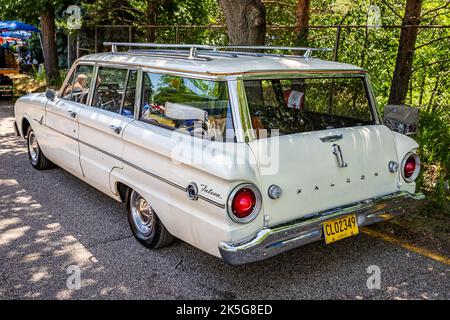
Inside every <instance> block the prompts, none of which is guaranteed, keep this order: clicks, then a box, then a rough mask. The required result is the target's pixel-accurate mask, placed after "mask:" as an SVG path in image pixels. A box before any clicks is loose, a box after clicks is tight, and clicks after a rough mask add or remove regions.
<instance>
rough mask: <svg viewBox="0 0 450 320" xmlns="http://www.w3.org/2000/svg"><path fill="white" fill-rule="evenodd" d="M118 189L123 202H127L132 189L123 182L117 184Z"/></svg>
mask: <svg viewBox="0 0 450 320" xmlns="http://www.w3.org/2000/svg"><path fill="white" fill-rule="evenodd" d="M116 188H117V191H118V192H119V196H120V199H121V200H122V202H126V200H127V195H128V191H129V190H131V188H130V187H129V186H127V185H126V184H124V183H122V182H117V184H116Z"/></svg>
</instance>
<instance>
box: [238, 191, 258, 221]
mask: <svg viewBox="0 0 450 320" xmlns="http://www.w3.org/2000/svg"><path fill="white" fill-rule="evenodd" d="M255 205H256V197H255V194H254V193H253V191H251V190H249V189H245V188H244V189H241V190H239V191H238V192H236V195H235V196H234V199H233V204H232V209H233V213H234V215H235V216H236V217H238V218H241V219H242V218H246V217H248V216H249V215H250V214H251V213H252V211H253V209H254V208H255Z"/></svg>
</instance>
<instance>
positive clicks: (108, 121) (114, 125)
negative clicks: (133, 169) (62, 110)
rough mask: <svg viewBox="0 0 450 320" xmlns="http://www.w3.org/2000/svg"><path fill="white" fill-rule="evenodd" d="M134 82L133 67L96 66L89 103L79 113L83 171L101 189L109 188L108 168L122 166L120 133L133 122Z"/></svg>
mask: <svg viewBox="0 0 450 320" xmlns="http://www.w3.org/2000/svg"><path fill="white" fill-rule="evenodd" d="M136 81H137V70H136V69H127V68H124V67H116V66H98V70H97V77H96V83H95V88H94V93H93V96H92V98H91V100H92V101H91V106H90V107H88V108H84V109H82V110H81V112H80V114H79V116H78V122H79V148H80V163H81V168H82V170H83V174H84V176H85V177H86V178H87V179H89V180H90V181H92V182H93V183H94V184H96V185H97V186H99V187H101V188H103V189H107V190H110V189H111V188H110V185H109V174H110V172H111V170H112V169H113V168H122V167H123V165H122V152H123V143H122V134H123V131H124V129H125V127H126V126H127V125H128V124H129V123H130V122H132V121H133V117H134V104H135V97H136Z"/></svg>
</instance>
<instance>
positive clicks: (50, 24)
mask: <svg viewBox="0 0 450 320" xmlns="http://www.w3.org/2000/svg"><path fill="white" fill-rule="evenodd" d="M40 19H41V33H42V46H43V48H42V50H43V54H44V67H45V74H46V77H47V85H55V84H59V82H60V75H59V69H58V55H57V53H56V34H55V9H54V8H53V6H48V7H47V9H46V11H45V12H43V13H42V14H41V16H40Z"/></svg>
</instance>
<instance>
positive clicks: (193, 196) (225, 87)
mask: <svg viewBox="0 0 450 320" xmlns="http://www.w3.org/2000/svg"><path fill="white" fill-rule="evenodd" d="M110 45H112V52H110V53H100V54H92V55H88V56H84V57H82V58H80V59H78V60H77V61H76V62H75V63H74V65H73V66H72V68H71V70H70V72H69V73H68V75H67V78H66V80H65V81H64V84H63V85H62V87H61V89H60V90H59V92H57V93H56V92H54V91H51V90H49V91H48V92H47V93H46V94H43V93H39V94H31V95H27V96H24V97H22V98H20V99H19V100H18V101H17V103H16V105H15V117H16V119H15V121H16V125H17V131H18V133H19V134H20V135H21V136H22V137H24V138H26V139H27V146H28V156H29V158H30V162H31V165H32V166H33V167H34V168H36V169H47V168H50V167H52V165H53V164H56V165H58V166H60V167H61V168H63V169H65V170H67V171H69V172H70V173H72V174H73V175H75V176H77V177H79V178H80V179H82V180H83V181H85V182H86V183H88V184H90V185H92V186H94V187H95V188H97V189H99V190H101V191H102V192H104V193H105V194H107V195H109V196H110V197H112V198H114V199H116V200H118V201H121V202H124V203H125V205H126V208H127V212H128V220H129V223H130V226H131V230H132V232H133V234H134V235H135V236H136V238H137V239H138V240H139V241H140V242H141V243H142V244H144V245H145V246H147V247H149V248H160V247H163V246H165V245H168V244H169V243H170V242H171V241H172V240H173V238H174V237H176V238H179V239H181V240H183V241H185V242H188V243H190V244H191V245H193V246H195V247H197V248H199V249H201V250H203V251H205V252H208V253H210V254H212V255H215V256H218V257H222V258H223V259H224V260H225V261H226V262H227V263H229V264H243V263H249V262H255V261H259V260H263V259H266V258H268V257H271V256H274V255H277V254H279V253H281V252H285V251H287V250H289V249H292V248H296V247H299V246H301V245H304V244H307V243H310V242H313V241H317V240H323V241H325V242H326V243H332V242H335V241H338V240H340V239H343V238H346V237H349V236H352V235H356V234H357V233H358V232H359V228H360V227H362V226H366V225H370V224H373V223H378V222H381V221H385V220H388V219H391V218H393V217H395V216H397V215H400V214H403V213H405V212H406V211H407V210H408V208H409V207H410V206H411V205H415V204H416V203H417V201H418V200H420V199H422V198H423V195H422V194H421V193H416V192H415V182H414V181H415V179H416V178H417V176H418V174H419V172H420V160H419V157H418V156H417V154H416V150H417V148H418V145H417V143H416V142H415V141H414V140H412V139H411V138H409V137H407V136H405V135H402V134H399V133H396V132H393V131H391V130H390V129H389V128H387V127H386V126H385V125H383V122H382V119H380V116H379V114H378V111H377V106H376V101H375V96H374V94H373V92H372V88H371V85H370V81H369V78H368V76H367V72H366V71H365V70H364V69H361V68H359V67H356V66H353V65H349V64H344V63H337V62H330V61H324V60H321V59H317V58H313V57H312V56H311V55H312V53H313V52H315V50H318V49H311V48H289V49H291V50H297V51H300V50H302V51H303V52H305V54H304V55H301V56H297V55H286V54H280V53H278V52H277V53H276V54H274V53H273V54H270V53H262V52H261V50H267V51H268V50H274V49H278V50H286V49H288V48H274V47H269V48H266V47H211V46H201V45H162V44H132V43H129V44H120V43H111V44H110ZM120 45H126V46H129V47H141V48H142V47H143V48H145V49H143V50H130V51H118V50H117V47H118V46H120ZM157 48H162V49H157ZM241 49H242V50H243V49H245V50H244V51H243V52H240V51H239V50H241ZM251 50H254V51H257V52H251ZM106 214H108V213H107V212H105V215H106ZM79 219H83V216H82V214H81V213H80V215H79ZM354 241H358V240H357V239H355V240H354Z"/></svg>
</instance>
